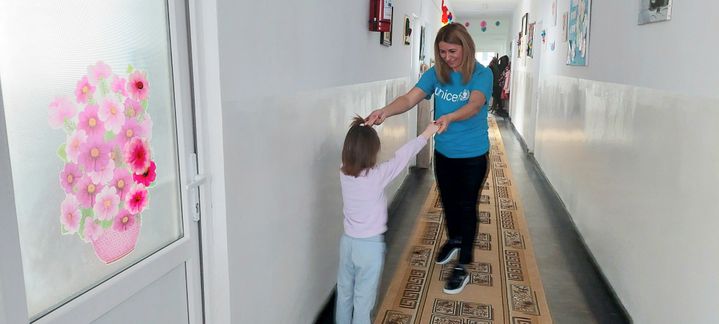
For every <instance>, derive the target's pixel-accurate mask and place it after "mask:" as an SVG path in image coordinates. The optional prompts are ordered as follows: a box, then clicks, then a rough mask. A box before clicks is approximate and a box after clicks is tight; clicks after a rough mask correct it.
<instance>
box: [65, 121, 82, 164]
mask: <svg viewBox="0 0 719 324" xmlns="http://www.w3.org/2000/svg"><path fill="white" fill-rule="evenodd" d="M86 141H87V134H86V133H85V131H84V130H82V129H80V130H77V131H76V132H74V133H72V134H71V135H70V136H68V137H67V143H65V152H66V153H67V159H68V160H69V161H70V162H77V158H78V156H79V155H80V146H82V144H85V142H86Z"/></svg>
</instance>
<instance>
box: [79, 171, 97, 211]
mask: <svg viewBox="0 0 719 324" xmlns="http://www.w3.org/2000/svg"><path fill="white" fill-rule="evenodd" d="M101 190H102V185H100V184H98V183H96V182H92V179H91V178H90V176H87V175H86V176H84V177H82V178H81V179H80V181H78V183H77V199H78V200H79V201H80V206H82V207H83V208H92V206H93V205H94V204H95V196H97V194H98V193H99V192H100V191H101Z"/></svg>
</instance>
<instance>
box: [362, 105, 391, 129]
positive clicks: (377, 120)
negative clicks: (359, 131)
mask: <svg viewBox="0 0 719 324" xmlns="http://www.w3.org/2000/svg"><path fill="white" fill-rule="evenodd" d="M385 118H387V113H386V112H385V111H384V109H377V110H375V111H373V112H372V113H371V114H369V116H367V118H365V119H364V123H365V125H367V126H372V125H379V124H382V122H384V119H385Z"/></svg>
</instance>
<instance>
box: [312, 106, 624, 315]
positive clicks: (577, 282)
mask: <svg viewBox="0 0 719 324" xmlns="http://www.w3.org/2000/svg"><path fill="white" fill-rule="evenodd" d="M497 124H498V126H499V129H500V131H501V134H502V139H503V141H504V146H505V150H506V153H507V158H508V162H509V164H510V167H511V170H512V173H513V176H514V179H515V182H516V183H517V186H518V189H519V195H520V198H521V204H523V205H524V210H525V218H526V219H527V222H528V225H529V230H530V233H531V236H532V237H531V239H532V243H533V244H534V252H535V256H536V258H537V261H538V265H539V268H540V273H541V277H542V282H543V284H544V290H545V294H546V295H547V302H548V304H549V311H550V313H551V315H552V320H553V321H554V323H617V324H619V323H630V321H629V319H628V318H627V315H626V313H625V312H624V310H623V309H622V306H621V305H620V304H618V303H617V301H616V297H615V296H614V295H613V292H612V291H611V289H610V288H609V287H607V285H606V283H605V279H604V278H602V275H601V273H600V272H599V270H598V269H597V267H596V265H595V264H594V261H592V257H591V255H590V254H589V252H588V251H587V249H586V248H585V246H584V243H583V242H582V239H581V237H580V236H579V234H578V233H577V231H576V228H575V226H574V224H572V221H571V218H570V216H569V215H568V213H567V210H566V209H565V207H564V206H563V205H562V202H561V201H560V200H559V199H558V197H557V196H556V193H554V191H553V189H552V188H551V186H550V185H549V184H548V183H547V181H546V179H545V178H544V176H543V175H542V173H541V170H540V169H539V168H538V167H537V165H536V162H535V161H534V160H533V158H532V156H531V155H528V154H527V153H526V150H525V149H524V148H523V147H522V144H521V142H520V140H519V139H518V136H517V134H516V133H515V132H514V130H513V128H512V125H511V122H510V121H509V120H508V119H504V118H501V117H498V118H497ZM433 183H434V176H433V174H432V172H431V170H428V169H418V168H414V169H412V170H411V171H410V173H409V175H408V177H407V179H406V180H405V182H404V184H403V185H402V188H401V189H400V193H399V194H398V196H397V199H396V200H395V201H394V203H393V204H392V206H391V207H390V215H389V223H388V227H389V229H388V231H387V233H386V237H387V256H386V266H385V271H384V273H383V276H382V283H381V285H380V293H379V295H380V299H382V296H385V295H386V294H387V289H388V286H389V283H390V281H391V279H392V277H393V275H394V272H395V271H396V270H397V266H398V263H400V262H403V260H402V259H401V254H402V252H403V250H404V248H405V246H406V245H407V243H408V240H409V237H410V235H411V232H412V229H413V228H414V226H415V225H416V221H417V216H418V215H419V212H420V209H421V207H422V204H423V202H424V200H425V199H426V197H427V195H428V194H429V191H430V189H431V187H432V185H433ZM480 226H484V225H480ZM333 302H334V300H333V299H332V298H330V302H329V303H328V304H327V305H326V306H325V308H324V309H323V311H322V313H321V314H319V315H318V318H317V321H316V322H315V323H316V324H331V323H334V318H333V316H332V315H333V311H334V304H333ZM375 323H384V322H382V321H377V320H376V321H375Z"/></svg>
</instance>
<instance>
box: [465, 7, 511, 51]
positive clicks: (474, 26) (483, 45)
mask: <svg viewBox="0 0 719 324" xmlns="http://www.w3.org/2000/svg"><path fill="white" fill-rule="evenodd" d="M482 21H486V22H487V30H486V31H484V32H483V31H482V27H481V23H482ZM497 21H499V26H496V25H495V23H496V22H497ZM456 22H458V23H461V24H463V25H464V24H465V23H466V22H468V23H469V27H467V30H468V31H469V34H470V35H472V39H473V40H474V45H475V47H476V50H477V52H496V53H499V56H502V55H505V54H507V55H508V52H509V48H507V42H508V40H509V38H510V35H509V32H510V30H511V24H512V18H511V17H510V16H477V17H468V18H462V17H460V18H459V19H457V20H456Z"/></svg>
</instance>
